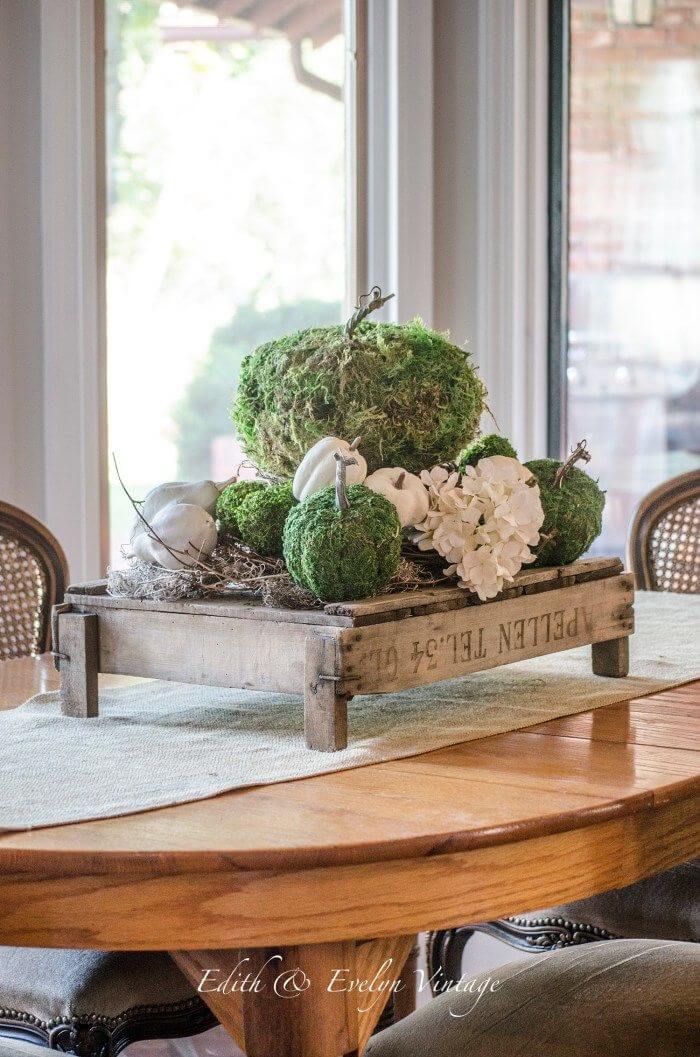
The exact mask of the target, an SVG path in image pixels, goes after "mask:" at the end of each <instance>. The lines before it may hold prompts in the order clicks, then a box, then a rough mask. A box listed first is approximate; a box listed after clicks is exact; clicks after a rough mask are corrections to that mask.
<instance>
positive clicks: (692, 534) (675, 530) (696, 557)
mask: <svg viewBox="0 0 700 1057" xmlns="http://www.w3.org/2000/svg"><path fill="white" fill-rule="evenodd" d="M627 561H628V563H629V566H630V568H631V569H632V572H633V573H634V578H635V581H636V584H637V587H638V588H640V589H641V590H644V591H675V592H678V593H683V594H692V595H697V594H700V469H698V470H691V471H690V473H683V474H681V475H680V477H673V478H671V480H670V481H665V482H664V483H663V484H660V485H659V486H658V488H655V489H654V490H653V491H652V492H649V495H647V496H645V497H644V499H642V501H641V503H640V504H639V509H638V510H637V513H636V514H635V516H634V521H633V522H632V527H631V528H630V534H629V538H628V540H627Z"/></svg>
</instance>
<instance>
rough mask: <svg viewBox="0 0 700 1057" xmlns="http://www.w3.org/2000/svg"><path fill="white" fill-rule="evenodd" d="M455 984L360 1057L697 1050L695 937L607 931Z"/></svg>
mask: <svg viewBox="0 0 700 1057" xmlns="http://www.w3.org/2000/svg"><path fill="white" fill-rule="evenodd" d="M467 983H471V991H470V990H468V989H467V987H466V985H467ZM460 987H461V990H460V991H456V990H453V991H448V992H446V993H445V994H442V995H440V996H439V997H438V998H434V999H433V1000H432V1001H431V1002H429V1003H428V1004H427V1005H425V1006H423V1007H422V1008H421V1009H418V1010H417V1011H416V1012H415V1013H411V1014H410V1016H408V1017H406V1018H405V1019H404V1020H401V1021H399V1022H398V1023H397V1024H394V1025H393V1026H392V1027H390V1028H386V1030H385V1031H383V1032H380V1034H378V1035H375V1036H374V1037H373V1038H372V1039H371V1040H370V1042H369V1044H368V1046H367V1049H366V1050H365V1055H366V1057H425V1055H426V1054H430V1055H431V1057H516V1055H517V1057H520V1055H524V1054H528V1055H529V1054H539V1055H541V1057H600V1055H601V1054H609V1055H610V1057H613V1055H614V1057H647V1055H648V1057H652V1055H653V1057H689V1055H690V1054H692V1053H697V1052H698V1049H697V1040H698V1039H699V1038H700V1006H699V1005H698V1003H697V1000H696V996H697V993H698V988H699V987H700V946H698V945H696V944H693V943H672V942H664V941H662V940H610V941H609V942H607V943H591V944H586V945H584V946H581V947H569V948H567V949H564V950H560V951H554V952H553V953H551V954H543V955H542V956H541V957H539V958H528V959H526V960H525V961H523V960H519V961H517V962H509V963H508V964H507V965H503V966H499V967H498V968H497V969H492V970H491V971H490V972H489V973H488V974H486V973H485V974H482V975H481V976H478V977H474V978H473V980H471V981H466V980H465V981H464V982H463V983H461V984H460ZM478 988H481V994H480V993H479V990H478ZM492 988H493V990H492Z"/></svg>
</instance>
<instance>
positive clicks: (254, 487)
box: [214, 481, 268, 537]
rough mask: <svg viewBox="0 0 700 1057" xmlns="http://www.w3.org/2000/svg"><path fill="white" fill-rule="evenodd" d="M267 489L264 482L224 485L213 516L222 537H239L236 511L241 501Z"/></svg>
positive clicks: (242, 482)
mask: <svg viewBox="0 0 700 1057" xmlns="http://www.w3.org/2000/svg"><path fill="white" fill-rule="evenodd" d="M267 487H268V485H267V484H265V482H264V481H234V482H233V484H229V485H226V487H225V488H224V489H223V490H222V492H221V494H220V496H219V498H218V499H217V501H216V509H215V511H214V516H215V517H216V519H217V521H218V522H219V528H220V530H221V532H222V533H223V534H224V535H226V536H236V537H240V534H241V530H240V526H239V524H238V511H239V510H240V507H241V504H242V503H243V500H244V499H247V498H248V496H249V495H253V494H254V493H255V492H260V491H262V489H264V488H267Z"/></svg>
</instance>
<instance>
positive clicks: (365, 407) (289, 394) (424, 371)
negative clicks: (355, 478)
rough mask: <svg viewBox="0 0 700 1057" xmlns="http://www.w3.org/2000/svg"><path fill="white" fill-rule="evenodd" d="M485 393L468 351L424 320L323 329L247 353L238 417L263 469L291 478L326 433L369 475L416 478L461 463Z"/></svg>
mask: <svg viewBox="0 0 700 1057" xmlns="http://www.w3.org/2000/svg"><path fill="white" fill-rule="evenodd" d="M484 398H485V389H484V386H483V384H482V382H481V380H480V379H479V377H478V375H477V374H476V372H475V369H474V367H473V366H472V362H471V357H470V355H469V353H468V352H465V351H464V349H460V348H459V347H458V346H457V345H453V344H452V343H451V342H450V341H448V339H447V338H446V337H445V336H444V335H443V334H438V333H437V332H436V331H433V330H428V329H427V328H426V327H424V326H423V324H422V323H421V321H420V320H419V319H414V320H412V322H410V323H405V324H402V325H399V324H395V323H373V322H368V321H365V322H363V323H361V324H360V325H359V326H358V327H357V329H356V331H355V333H354V334H353V336H352V337H351V338H347V337H346V335H345V331H344V328H343V327H341V326H336V327H316V328H313V329H311V330H301V331H298V332H297V333H295V334H291V335H289V336H288V337H284V338H280V339H279V340H277V341H271V342H268V344H266V345H261V346H260V347H259V348H258V349H256V350H255V351H254V352H253V353H251V355H250V356H248V357H246V359H245V360H244V362H243V366H242V368H241V378H240V383H239V387H238V393H237V397H236V401H235V404H234V407H233V411H232V417H233V421H234V424H235V427H236V431H237V433H238V437H239V439H240V441H241V443H242V445H243V447H244V448H245V450H246V452H247V454H248V455H249V456H250V458H251V459H252V460H253V462H255V463H256V465H258V466H260V467H261V468H263V469H265V470H268V471H270V472H272V473H276V474H282V475H284V476H291V475H292V474H293V473H294V470H295V469H296V467H297V465H298V464H299V462H300V461H301V459H302V457H303V456H304V454H305V453H306V452H307V451H308V449H309V448H310V447H311V446H312V445H313V444H314V443H315V442H316V441H317V440H319V439H320V438H321V437H324V436H329V435H330V436H338V437H342V438H343V439H347V440H352V438H353V437H357V436H361V437H362V444H361V446H360V450H361V451H362V454H363V455H364V457H365V458H366V459H367V462H368V464H369V471H370V472H372V471H373V470H376V469H378V468H379V467H380V466H403V467H405V469H407V470H410V471H412V472H416V471H418V470H421V469H422V468H424V467H428V466H432V465H433V464H434V463H436V462H441V461H444V460H447V459H452V458H454V457H455V455H456V454H457V452H458V451H459V450H460V448H462V447H463V446H464V445H465V444H467V443H468V442H469V441H470V440H471V439H472V437H473V436H474V434H475V433H476V430H477V428H478V424H479V418H480V416H481V413H482V411H483V409H484Z"/></svg>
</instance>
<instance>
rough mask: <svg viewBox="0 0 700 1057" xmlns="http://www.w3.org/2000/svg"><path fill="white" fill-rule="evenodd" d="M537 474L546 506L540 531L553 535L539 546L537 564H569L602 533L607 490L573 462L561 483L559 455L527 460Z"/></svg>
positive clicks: (530, 467) (543, 505)
mask: <svg viewBox="0 0 700 1057" xmlns="http://www.w3.org/2000/svg"><path fill="white" fill-rule="evenodd" d="M525 465H526V466H527V468H528V469H529V470H531V471H532V473H533V474H534V475H535V477H536V478H537V483H538V485H539V486H540V496H541V498H542V509H543V510H544V523H543V525H542V528H541V529H540V532H541V534H542V535H544V536H548V535H550V534H551V535H552V539H551V540H543V541H542V542H541V543H540V544H539V546H538V547H537V548H536V553H537V559H536V561H535V562H534V565H537V566H539V565H568V564H569V562H575V561H576V559H577V558H580V557H581V555H582V554H585V553H586V551H587V550H588V548H589V547H590V546H591V544H592V543H593V540H594V539H595V538H596V537H597V536H599V535H600V530H601V528H602V520H603V507H604V506H605V493H604V492H603V491H601V489H600V488H599V487H598V485H597V483H596V482H595V481H594V480H593V478H592V477H590V476H589V475H588V474H587V473H584V471H583V470H579V468H578V467H577V466H572V467H571V468H570V469H569V470H568V471H567V473H566V474H565V476H564V478H563V480H562V483H561V487H558V486H557V485H556V484H555V483H554V475H555V474H556V472H557V470H558V469H559V467H560V466H561V465H562V464H561V463H560V462H558V461H557V460H556V459H533V460H532V462H527V463H525Z"/></svg>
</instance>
